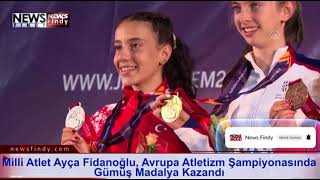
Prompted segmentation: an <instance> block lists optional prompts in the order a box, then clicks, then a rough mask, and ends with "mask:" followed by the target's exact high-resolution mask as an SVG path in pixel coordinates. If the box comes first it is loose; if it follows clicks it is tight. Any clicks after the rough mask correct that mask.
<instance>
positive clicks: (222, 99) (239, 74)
mask: <svg viewBox="0 0 320 180" xmlns="http://www.w3.org/2000/svg"><path fill="white" fill-rule="evenodd" d="M293 58H295V52H294V51H293V50H292V49H290V48H289V49H288V51H287V52H286V53H285V54H284V55H283V56H282V57H281V58H280V59H279V60H278V62H277V64H276V65H275V67H274V68H273V69H272V70H271V72H270V73H269V75H268V76H267V77H265V78H264V79H263V80H262V81H260V82H259V83H258V84H257V85H256V86H255V87H253V88H252V89H250V90H248V91H245V92H242V93H239V92H240V90H241V89H242V87H243V86H244V84H245V83H246V81H247V80H248V78H249V75H250V72H251V70H252V68H253V67H252V65H251V63H250V62H249V61H244V62H243V63H242V64H241V65H240V67H239V68H238V70H237V71H236V74H235V75H234V76H233V78H232V79H231V80H230V82H229V83H228V84H227V86H226V87H225V88H224V89H223V92H222V93H221V95H220V96H219V98H218V99H210V98H206V99H200V102H205V103H211V104H214V105H215V106H214V108H213V111H212V113H211V114H215V115H219V114H221V113H222V112H224V111H225V110H226V108H227V107H228V106H229V104H230V103H231V102H232V101H233V100H235V99H237V98H238V97H240V96H241V95H243V94H249V93H252V92H254V91H257V90H259V89H262V88H264V87H266V86H267V85H269V84H272V83H273V82H274V81H276V80H277V79H278V78H279V77H280V76H282V75H283V74H284V73H285V72H286V71H287V70H288V69H289V67H290V66H291V65H292V62H293ZM198 101H199V100H198Z"/></svg>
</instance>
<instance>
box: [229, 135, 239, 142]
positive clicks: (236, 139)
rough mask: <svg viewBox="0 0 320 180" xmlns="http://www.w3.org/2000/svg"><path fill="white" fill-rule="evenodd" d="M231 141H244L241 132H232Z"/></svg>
mask: <svg viewBox="0 0 320 180" xmlns="http://www.w3.org/2000/svg"><path fill="white" fill-rule="evenodd" d="M229 140H230V141H242V136H241V134H230V138H229Z"/></svg>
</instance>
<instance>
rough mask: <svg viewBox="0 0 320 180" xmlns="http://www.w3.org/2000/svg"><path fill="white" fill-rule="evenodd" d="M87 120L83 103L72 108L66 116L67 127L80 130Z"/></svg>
mask: <svg viewBox="0 0 320 180" xmlns="http://www.w3.org/2000/svg"><path fill="white" fill-rule="evenodd" d="M84 120H85V112H84V109H83V108H82V107H81V104H79V105H78V106H74V107H73V108H71V109H70V110H69V112H68V114H67V117H66V127H68V128H74V129H76V130H79V129H80V128H81V126H82V124H83V122H84Z"/></svg>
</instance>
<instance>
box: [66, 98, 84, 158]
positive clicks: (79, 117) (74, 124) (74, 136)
mask: <svg viewBox="0 0 320 180" xmlns="http://www.w3.org/2000/svg"><path fill="white" fill-rule="evenodd" d="M84 120H85V112H84V109H83V108H82V107H81V103H79V104H78V105H76V106H74V107H72V108H70V109H69V112H68V114H67V117H66V120H65V126H66V127H65V128H64V129H63V133H62V137H61V144H62V145H73V146H74V147H75V148H76V149H77V150H78V151H79V152H81V153H89V152H90V150H89V145H88V144H87V142H86V141H85V140H84V139H83V138H82V137H81V135H80V134H79V133H78V132H77V131H78V130H79V129H80V128H81V126H82V125H83V123H84Z"/></svg>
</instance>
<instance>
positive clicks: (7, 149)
mask: <svg viewBox="0 0 320 180" xmlns="http://www.w3.org/2000/svg"><path fill="white" fill-rule="evenodd" d="M0 153H1V154H4V153H19V154H24V153H78V151H77V150H76V148H74V147H73V146H71V145H0Z"/></svg>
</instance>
